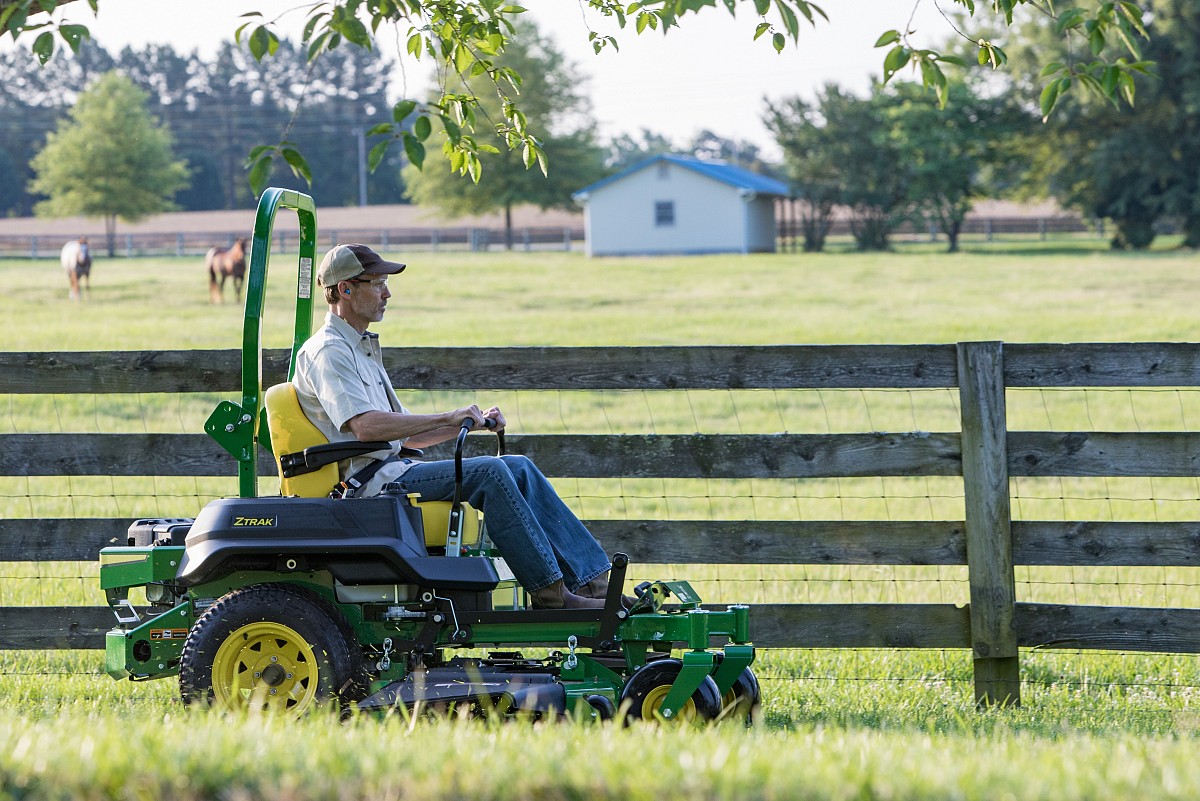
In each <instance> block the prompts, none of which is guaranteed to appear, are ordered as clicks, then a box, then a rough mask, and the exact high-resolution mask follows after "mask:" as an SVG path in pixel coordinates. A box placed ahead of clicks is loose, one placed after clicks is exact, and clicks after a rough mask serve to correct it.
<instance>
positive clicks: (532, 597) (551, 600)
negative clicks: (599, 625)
mask: <svg viewBox="0 0 1200 801" xmlns="http://www.w3.org/2000/svg"><path fill="white" fill-rule="evenodd" d="M529 602H530V606H532V607H533V608H534V609H603V608H604V600H603V599H599V600H597V599H595V598H586V597H583V596H581V595H576V594H575V593H573V592H571V591H570V590H568V589H567V586H566V585H565V584H563V581H562V579H559V580H558V581H556V582H554V583H553V584H550V585H548V586H546V587H542V588H541V589H540V590H533V591H531V592H530V593H529Z"/></svg>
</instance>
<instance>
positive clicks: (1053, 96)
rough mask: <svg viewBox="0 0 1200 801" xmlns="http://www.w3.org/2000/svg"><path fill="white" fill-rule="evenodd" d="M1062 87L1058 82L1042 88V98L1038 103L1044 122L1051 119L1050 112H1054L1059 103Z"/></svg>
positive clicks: (1052, 82)
mask: <svg viewBox="0 0 1200 801" xmlns="http://www.w3.org/2000/svg"><path fill="white" fill-rule="evenodd" d="M1060 91H1061V87H1060V84H1059V82H1058V81H1051V82H1050V83H1048V84H1046V85H1045V87H1043V88H1042V96H1041V99H1040V100H1039V101H1038V103H1039V105H1040V106H1041V109H1042V121H1043V122H1045V121H1046V120H1047V119H1049V117H1050V112H1051V111H1053V110H1054V106H1055V104H1056V103H1058V95H1059V92H1060Z"/></svg>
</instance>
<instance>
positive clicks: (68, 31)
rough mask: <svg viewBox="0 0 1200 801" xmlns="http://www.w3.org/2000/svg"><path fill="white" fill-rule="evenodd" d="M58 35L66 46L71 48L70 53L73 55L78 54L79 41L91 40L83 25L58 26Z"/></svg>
mask: <svg viewBox="0 0 1200 801" xmlns="http://www.w3.org/2000/svg"><path fill="white" fill-rule="evenodd" d="M58 34H59V36H61V37H62V38H63V41H64V42H66V43H67V46H68V47H70V48H71V52H73V53H78V52H79V43H80V42H81V41H83V40H84V39H90V38H91V33H90V32H89V31H88V29H87V27H85V26H83V25H59V26H58Z"/></svg>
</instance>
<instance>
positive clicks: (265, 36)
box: [249, 25, 271, 61]
mask: <svg viewBox="0 0 1200 801" xmlns="http://www.w3.org/2000/svg"><path fill="white" fill-rule="evenodd" d="M249 44H250V55H252V56H254V60H255V61H262V60H263V57H264V56H266V55H267V53H268V52H270V51H271V33H270V31H268V30H267V29H266V28H264V27H263V26H261V25H259V26H258V27H257V28H255V29H254V32H253V33H251V34H250V43H249Z"/></svg>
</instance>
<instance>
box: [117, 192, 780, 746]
mask: <svg viewBox="0 0 1200 801" xmlns="http://www.w3.org/2000/svg"><path fill="white" fill-rule="evenodd" d="M280 208H286V209H292V210H294V211H295V212H296V214H297V216H298V218H299V222H300V247H299V259H298V271H297V282H296V326H295V339H294V343H293V348H292V367H293V368H294V364H295V354H296V351H297V350H298V349H299V347H300V345H302V344H303V342H304V341H305V340H306V339H307V338H308V336H309V334H310V333H311V326H312V314H313V290H314V285H313V280H312V278H313V260H314V256H315V248H316V214H315V209H314V205H313V201H312V199H311V198H310V197H308V196H307V195H303V194H300V193H298V192H291V191H287V190H280V189H269V190H267V192H266V193H264V195H263V198H262V201H261V202H260V204H259V209H258V213H257V217H256V220H255V228H254V244H253V251H252V256H251V261H250V267H249V275H248V280H247V285H246V286H247V289H246V316H245V326H244V334H243V348H242V394H243V397H242V402H241V403H240V404H238V403H235V402H232V401H229V402H223V403H221V404H220V405H218V407H217V409H216V410H215V411H214V412H213V414H212V415H211V416H210V418H209V420H208V421H207V423H206V424H205V429H206V431H208V433H209V434H210V435H212V436H213V437H214V438H215V439H216V440H217V441H218V442H219V443H221V445H222V446H223V447H225V448H226V449H227V450H228V451H229V452H230V453H231V454H232V455H233V456H234V458H235V459H236V460H237V462H238V471H239V490H240V497H237V498H222V499H218V500H215V501H212V502H211V503H209V504H207V505H206V506H205V507H204V508H203V509H202V510H201V511H200V513H199V515H198V516H197V517H196V518H194V519H190V518H170V519H167V518H157V519H145V520H137V521H135V522H134V523H133V524H132V525H131V526H130V528H129V533H128V541H127V544H125V545H121V546H113V547H107V548H104V549H103V550H102V551H101V553H100V581H101V585H102V586H103V588H104V590H105V592H106V594H107V598H108V603H109V606H110V607H111V608H112V611H113V613H114V614H115V615H116V619H117V625H116V627H114V628H113V629H112V630H111V631H109V632H108V634H107V639H106V657H105V666H106V669H107V672H108V673H109V675H111V676H113V677H114V678H118V679H121V678H129V679H132V680H135V681H140V680H146V679H156V678H163V677H167V676H173V675H178V676H179V685H180V693H181V695H182V698H183V700H184V702H185V703H200V704H211V705H215V706H218V707H221V708H225V709H229V710H266V711H272V712H279V713H284V714H301V713H303V712H305V711H308V710H311V709H313V708H316V707H318V706H321V705H325V704H336V705H337V707H338V708H340V709H341V710H343V711H344V712H346V713H353V712H354V711H360V712H388V711H395V710H398V709H401V708H403V709H407V710H411V711H416V712H419V711H422V710H430V711H451V710H465V711H467V712H468V713H482V714H500V715H518V714H525V715H529V716H532V717H542V718H552V717H557V716H563V715H571V716H583V717H585V718H590V719H596V720H607V719H612V718H614V717H618V716H619V715H623V716H624V719H626V720H631V719H649V720H657V721H671V722H684V721H687V722H699V723H703V722H706V721H710V720H716V719H733V720H738V721H743V722H750V721H752V720H753V718H754V716H755V714H756V712H757V710H758V707H759V704H760V693H759V686H758V681H757V679H756V678H755V675H754V673H753V671H752V670H751V668H750V665H751V663H752V662H753V661H754V647H753V646H752V645H750V644H749V639H750V634H749V608H748V607H746V606H741V605H733V606H729V607H728V608H727V609H725V610H713V609H704V608H701V606H700V599H699V597H698V596H697V595H696V593H695V592H694V591H693V589H692V588H691V587H690V586H689V585H688V583H687V582H685V581H665V582H645V583H643V584H641V585H639V586H638V587H637V588H635V593H636V596H637V600H636V602H635V603H634V604H633V607H632V608H630V609H626V608H625V607H624V605H623V603H622V588H623V586H624V584H625V574H626V568H627V565H628V558H627V557H625V556H624V555H623V554H616V555H615V556H613V558H612V563H613V568H612V573H611V577H610V583H609V595H608V598H607V599H606V602H605V606H604V608H603V609H584V610H534V609H527V608H526V597H525V593H524V591H523V589H522V588H521V587H520V585H519V584H518V583H517V582H516V581H515V580H514V579H513V578H512V574H511V572H509V571H508V570H507V566H506V565H505V564H504V560H503V559H502V558H501V556H500V554H499V553H498V552H496V551H495V549H494V548H493V547H492V545H491V542H490V539H489V538H488V536H487V527H486V521H485V520H482V519H481V516H480V515H479V514H478V513H477V512H476V511H475V510H473V509H471V508H470V507H469V506H467V505H466V504H465V503H461V502H459V501H457V500H455V501H448V502H423V501H422V500H421V499H420V498H419V497H416V496H414V495H409V494H403V493H400V492H392V491H389V490H388V489H386V488H385V491H384V492H383V493H382V494H381V495H378V496H375V497H370V498H352V497H330V491H331V489H332V488H333V487H334V486H335V484H337V482H338V474H337V464H336V463H337V461H338V460H340V459H345V458H348V457H349V456H351V455H354V454H355V453H368V452H370V451H373V450H377V449H378V448H379V446H380V443H352V444H351V445H350V446H347V445H345V444H340V443H339V444H336V445H330V444H328V443H326V442H324V440H323V439H322V438H321V435H320V434H319V433H318V432H317V430H316V429H315V428H314V427H313V426H312V425H311V423H309V422H308V421H307V418H305V417H304V414H303V412H302V411H300V407H299V404H298V402H297V401H296V396H295V391H294V389H293V388H292V386H291V384H290V382H285V383H282V384H279V385H277V386H274V387H271V388H270V390H269V391H268V392H266V393H265V394H264V393H263V392H262V386H261V384H262V377H261V376H262V368H261V365H262V344H261V331H262V313H263V304H264V299H265V291H264V290H265V286H266V278H267V266H268V252H269V247H270V242H271V239H272V229H273V226H274V221H275V215H276V212H277V211H278V209H280ZM290 375H291V373H290V371H289V378H290ZM468 430H469V425H464V426H463V427H462V429H461V430H460V432H459V436H458V439H457V442H456V447H455V459H456V461H458V462H460V463H461V459H462V450H463V443H464V441H465V440H466V435H467V432H468ZM501 444H502V440H501ZM259 445H262V446H264V447H268V448H270V449H271V451H272V453H273V454H274V455H275V458H276V464H277V466H278V467H279V471H280V483H281V494H280V495H279V496H272V497H258V494H257V462H258V459H257V457H258V447H259ZM348 447H349V450H348ZM134 590H136V592H133V593H132V595H131V591H134ZM143 595H144V603H143V597H142V596H143ZM527 651H529V652H531V653H532V651H536V652H537V653H538V654H539V655H538V656H530V655H526V652H527Z"/></svg>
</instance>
